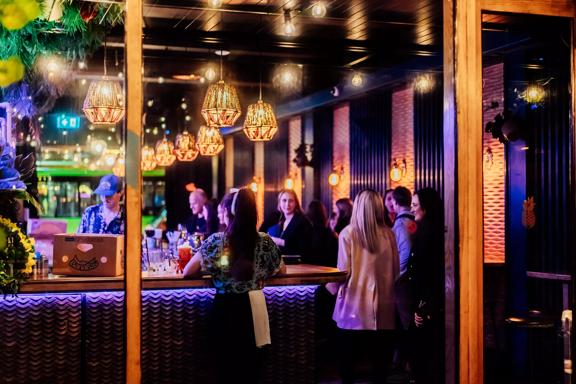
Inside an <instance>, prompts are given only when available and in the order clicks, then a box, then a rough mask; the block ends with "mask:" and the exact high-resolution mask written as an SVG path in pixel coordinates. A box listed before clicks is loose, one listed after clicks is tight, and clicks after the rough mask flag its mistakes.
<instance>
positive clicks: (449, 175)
mask: <svg viewBox="0 0 576 384" xmlns="http://www.w3.org/2000/svg"><path fill="white" fill-rule="evenodd" d="M443 13H444V15H443V19H444V29H443V31H444V116H443V122H444V126H443V134H444V196H443V199H444V217H445V226H446V228H445V229H446V232H445V234H444V236H445V237H444V282H445V284H444V287H445V288H444V316H445V317H444V321H445V327H444V332H445V340H446V341H445V343H444V345H445V351H444V355H445V378H446V379H445V383H446V384H454V383H455V382H456V367H457V361H456V357H457V352H456V340H457V330H456V324H458V323H457V321H456V320H457V317H458V314H457V312H456V308H457V307H456V297H457V295H456V294H457V292H456V287H457V285H456V284H457V283H456V281H457V279H456V273H457V271H456V267H455V266H456V264H455V261H456V257H457V255H456V254H455V246H456V226H457V215H456V162H455V161H454V160H455V159H456V108H455V107H456V106H455V102H456V100H455V94H454V70H455V68H454V0H444V5H443Z"/></svg>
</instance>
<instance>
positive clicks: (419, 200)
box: [406, 188, 444, 384]
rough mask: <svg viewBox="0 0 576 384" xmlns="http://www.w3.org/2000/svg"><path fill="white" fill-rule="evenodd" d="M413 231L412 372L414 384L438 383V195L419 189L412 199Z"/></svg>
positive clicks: (441, 260) (440, 248)
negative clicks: (414, 379) (414, 227)
mask: <svg viewBox="0 0 576 384" xmlns="http://www.w3.org/2000/svg"><path fill="white" fill-rule="evenodd" d="M412 213H413V214H414V218H415V219H416V224H417V229H416V233H415V234H414V238H413V242H412V251H411V254H410V258H409V261H408V268H407V271H406V274H407V276H408V280H409V281H410V283H411V287H410V288H411V290H412V298H413V300H412V302H413V313H414V319H413V324H412V326H411V327H410V330H409V332H410V339H411V355H412V358H411V360H412V370H413V372H414V374H415V376H416V381H417V382H418V383H432V384H436V383H441V382H443V380H442V373H441V372H442V367H443V366H444V364H443V362H442V356H443V355H444V353H443V352H442V345H443V341H444V339H443V327H444V317H443V303H444V208H443V204H442V200H441V198H440V195H439V194H438V192H436V191H435V190H434V189H432V188H423V189H420V190H419V191H417V192H416V193H414V196H412Z"/></svg>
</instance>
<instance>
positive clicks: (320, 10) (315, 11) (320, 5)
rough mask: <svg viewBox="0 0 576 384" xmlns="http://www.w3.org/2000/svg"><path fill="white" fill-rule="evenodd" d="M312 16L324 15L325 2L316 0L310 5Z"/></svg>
mask: <svg viewBox="0 0 576 384" xmlns="http://www.w3.org/2000/svg"><path fill="white" fill-rule="evenodd" d="M312 16H313V17H318V18H320V17H324V16H326V4H324V2H323V1H317V2H315V3H314V4H313V5H312Z"/></svg>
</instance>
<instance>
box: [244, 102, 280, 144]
mask: <svg viewBox="0 0 576 384" xmlns="http://www.w3.org/2000/svg"><path fill="white" fill-rule="evenodd" d="M276 132H278V124H277V123H276V116H275V115H274V110H273V109H272V106H271V105H270V104H268V103H265V102H263V101H262V99H260V100H258V102H257V103H254V104H250V105H249V106H248V112H247V113H246V119H245V120H244V133H245V134H246V136H248V138H249V139H250V140H251V141H269V140H272V138H273V137H274V135H275V134H276Z"/></svg>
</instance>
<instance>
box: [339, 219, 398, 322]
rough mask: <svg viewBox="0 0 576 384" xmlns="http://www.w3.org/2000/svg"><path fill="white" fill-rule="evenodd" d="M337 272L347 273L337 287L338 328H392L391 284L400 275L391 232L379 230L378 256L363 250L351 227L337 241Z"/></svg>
mask: <svg viewBox="0 0 576 384" xmlns="http://www.w3.org/2000/svg"><path fill="white" fill-rule="evenodd" d="M338 242H339V244H338V269H339V270H341V271H347V272H348V277H347V279H346V281H344V282H342V283H340V284H339V286H338V293H337V297H336V306H335V308H334V316H333V319H334V320H335V321H336V323H337V324H338V327H339V328H341V329H358V330H360V329H364V330H377V329H394V328H395V323H396V317H395V309H394V281H395V280H396V277H397V276H398V274H399V262H398V248H397V246H396V239H395V238H394V233H393V232H392V231H391V230H390V229H388V228H382V236H381V244H380V250H381V251H380V252H379V253H370V252H369V251H368V250H366V249H364V248H362V246H361V244H360V240H359V239H356V238H355V236H354V233H353V231H352V227H351V226H347V227H346V228H344V229H343V230H342V232H341V233H340V236H339V239H338Z"/></svg>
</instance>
